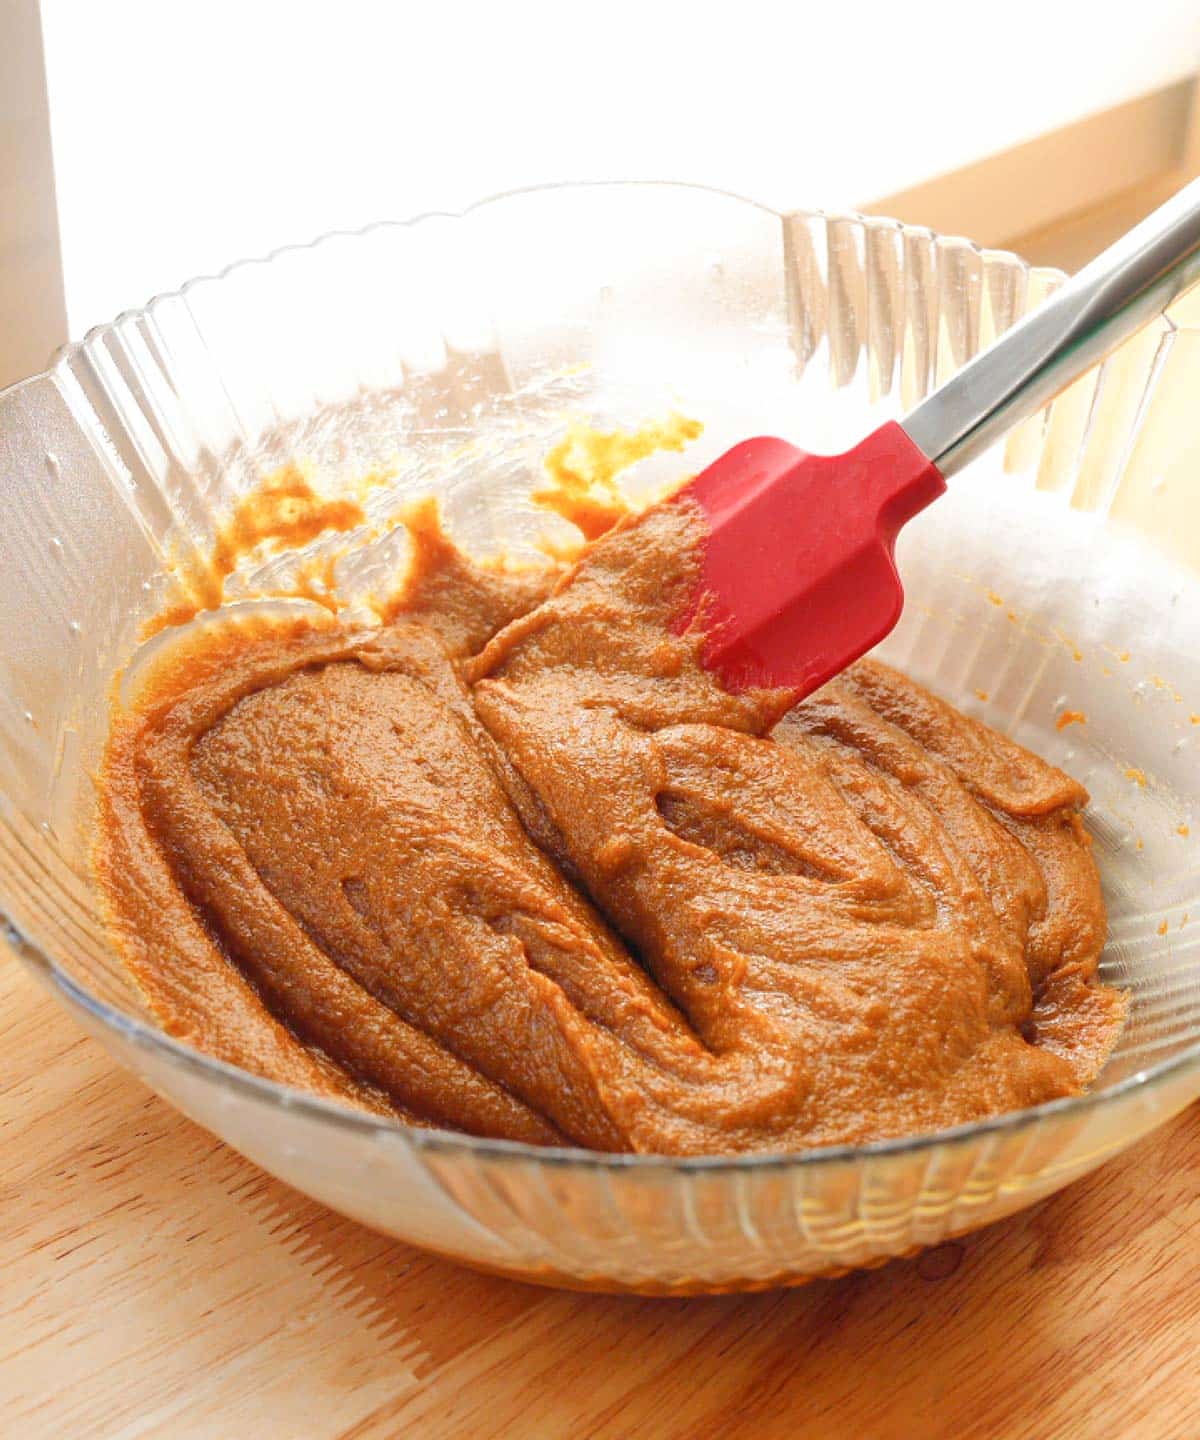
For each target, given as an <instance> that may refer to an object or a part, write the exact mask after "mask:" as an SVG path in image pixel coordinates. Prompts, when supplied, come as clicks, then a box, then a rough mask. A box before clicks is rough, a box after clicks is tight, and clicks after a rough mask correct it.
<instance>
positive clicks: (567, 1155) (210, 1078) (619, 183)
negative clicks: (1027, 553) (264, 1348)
mask: <svg viewBox="0 0 1200 1440" xmlns="http://www.w3.org/2000/svg"><path fill="white" fill-rule="evenodd" d="M604 188H614V189H636V188H644V189H648V190H650V189H657V190H663V191H667V190H675V191H696V192H702V193H706V194H709V195H714V196H720V197H722V198H725V199H728V200H733V201H736V202H739V203H740V204H743V205H747V206H750V207H752V208H753V209H756V210H760V211H762V212H764V213H765V214H768V215H771V216H774V217H775V218H776V219H778V220H780V221H784V220H788V219H793V218H800V219H813V220H824V221H846V222H849V223H852V224H857V225H859V226H861V227H863V228H867V229H878V230H892V231H895V232H896V233H897V234H900V235H905V236H915V237H920V238H927V239H930V240H933V241H934V242H935V243H937V244H938V245H944V246H949V247H954V248H959V247H962V248H965V249H967V250H968V251H970V252H972V253H974V254H976V255H978V256H980V257H988V258H994V259H999V258H1003V259H1004V260H1005V261H1007V262H1008V263H1011V264H1013V265H1015V266H1017V267H1018V268H1019V269H1021V270H1023V271H1024V272H1025V274H1026V276H1037V277H1038V278H1039V279H1040V280H1041V281H1042V282H1043V283H1045V284H1046V285H1048V286H1053V285H1055V284H1057V283H1059V282H1061V280H1062V279H1064V278H1065V277H1064V274H1063V272H1062V271H1061V270H1058V269H1055V268H1054V267H1051V266H1035V265H1031V264H1030V263H1029V262H1027V261H1025V260H1023V259H1022V258H1021V257H1020V256H1019V255H1016V254H1015V253H1014V252H1012V251H1009V250H1004V249H1003V248H997V247H991V246H984V245H979V244H977V243H976V242H975V241H973V240H969V239H967V238H965V237H963V236H957V235H943V234H941V233H940V232H937V231H934V230H932V229H930V228H929V227H928V226H922V225H910V224H908V223H906V222H905V221H901V220H897V219H893V218H891V217H888V216H878V215H864V214H861V213H859V212H857V211H854V210H846V209H830V210H825V209H811V210H810V209H803V208H795V209H789V210H779V209H777V208H775V207H774V206H771V205H767V204H764V203H763V202H762V201H759V200H755V199H752V198H750V197H748V196H745V195H741V194H738V193H736V192H734V191H730V190H726V189H723V188H721V187H719V186H714V185H704V184H699V183H696V182H693V181H678V180H649V179H640V180H631V179H608V180H579V181H576V180H564V181H556V182H553V183H549V184H538V185H524V186H518V187H514V188H512V189H509V190H503V191H499V192H497V193H495V194H492V195H488V196H485V197H483V198H482V199H480V200H477V201H475V202H473V203H472V204H470V205H468V206H466V207H464V208H463V209H462V210H458V211H450V210H427V211H422V212H420V213H419V214H417V215H414V216H412V217H410V218H409V219H407V220H387V219H385V220H377V221H374V222H372V223H371V224H369V225H365V226H362V227H360V228H358V229H334V230H327V231H323V232H322V233H321V234H320V235H318V236H316V237H314V238H313V239H311V240H308V241H304V242H298V243H292V244H287V245H282V246H278V247H276V248H275V249H273V250H270V251H268V252H267V253H266V254H264V255H259V256H251V257H247V258H243V259H240V260H235V261H233V262H231V263H230V264H229V265H226V266H224V267H223V268H221V269H220V270H217V271H214V272H213V273H211V274H204V275H199V276H196V277H194V278H192V279H190V280H188V281H186V282H185V283H184V284H182V285H181V286H179V287H178V288H177V289H175V290H171V291H163V292H160V293H158V294H156V295H155V296H153V297H152V298H151V299H150V300H149V301H148V302H147V303H146V304H145V305H143V306H141V307H137V308H131V309H127V310H123V311H122V312H121V313H120V314H119V315H118V316H117V317H116V318H115V319H114V320H111V321H108V322H106V323H103V324H100V325H95V326H92V327H91V328H90V329H89V330H88V331H87V332H86V333H85V334H84V336H83V338H82V339H81V340H78V341H72V342H70V343H68V344H66V345H63V346H61V347H60V348H59V349H58V350H57V351H56V352H55V353H54V355H53V356H52V357H51V359H50V362H49V364H48V366H47V370H46V372H44V373H43V374H40V375H34V376H31V377H29V378H28V379H25V380H20V381H17V382H16V383H15V384H14V385H10V386H8V387H4V388H0V401H3V400H5V399H7V398H8V397H10V396H12V395H14V394H15V393H16V392H18V391H20V390H23V389H25V388H26V387H30V386H33V385H36V384H37V383H38V382H39V381H42V380H45V379H47V378H49V377H53V376H54V375H55V374H56V373H57V372H59V371H60V370H61V369H63V368H64V367H66V366H67V365H69V364H70V362H71V360H72V359H73V358H74V357H75V356H77V355H78V354H80V353H81V352H83V351H85V350H86V349H87V348H88V347H89V346H91V345H93V344H95V343H97V342H98V341H99V340H101V339H102V337H104V336H105V335H107V334H108V333H110V332H111V331H112V330H113V329H114V328H115V327H116V326H118V325H122V324H124V323H127V322H129V321H131V320H133V319H135V318H136V317H138V316H142V315H148V314H152V313H153V312H154V310H155V309H156V308H157V307H158V306H160V305H162V304H165V303H169V302H172V301H178V300H180V299H185V298H186V297H187V296H188V295H189V294H190V293H191V292H192V291H193V290H195V289H197V288H199V287H202V286H207V285H211V284H214V283H216V282H218V281H221V280H224V279H226V278H227V277H229V276H230V275H232V274H234V273H235V272H241V271H244V270H248V269H251V268H254V267H258V266H266V265H269V264H271V262H273V261H275V260H276V259H278V258H280V257H282V256H287V255H293V254H296V253H298V252H303V251H308V250H313V249H316V248H317V247H318V246H323V245H325V244H327V243H329V242H331V241H336V240H346V239H356V238H361V237H364V236H367V235H370V234H372V233H374V232H375V231H379V230H392V229H400V230H404V229H411V228H414V227H416V226H418V225H421V224H422V223H424V222H426V221H438V220H442V221H444V220H462V219H465V218H467V217H468V216H470V215H472V214H474V213H476V212H477V211H480V210H483V209H485V208H487V207H489V206H493V205H499V204H503V203H504V202H507V201H512V200H517V199H520V198H521V197H524V196H528V195H545V194H551V193H554V192H558V191H570V192H580V191H595V190H600V189H604ZM1151 323H1154V322H1151ZM1157 323H1159V324H1164V325H1166V326H1167V327H1169V328H1171V329H1175V328H1178V327H1177V326H1176V325H1175V323H1174V322H1173V321H1172V319H1171V318H1170V317H1169V316H1166V315H1164V316H1162V317H1160V319H1159V321H1158V322H1157ZM0 938H3V939H4V940H5V941H6V942H7V943H8V945H9V946H10V947H11V948H12V950H13V951H14V953H15V954H16V955H17V956H18V957H19V958H20V959H21V960H22V961H23V962H24V963H25V964H26V965H28V966H29V968H30V969H31V970H32V971H33V973H34V974H35V975H36V976H38V977H39V978H40V979H41V980H42V981H43V982H44V983H46V984H47V986H48V987H49V988H50V989H51V990H52V991H53V992H55V993H57V995H58V996H59V997H60V998H61V999H62V1000H63V1001H64V1002H65V1004H66V1007H67V1008H68V1009H73V1010H75V1011H77V1012H80V1013H81V1014H82V1015H83V1016H85V1017H86V1018H87V1019H89V1020H91V1021H93V1022H96V1023H97V1024H99V1026H100V1027H101V1028H103V1029H106V1030H109V1031H112V1032H113V1033H114V1034H115V1035H116V1036H117V1037H118V1038H119V1039H121V1040H123V1041H125V1042H128V1043H130V1044H132V1045H133V1046H134V1047H135V1048H137V1049H140V1050H143V1051H148V1052H150V1053H152V1054H155V1055H158V1056H161V1057H162V1058H163V1059H164V1060H166V1061H167V1062H168V1064H170V1065H172V1066H174V1067H176V1068H178V1069H181V1070H183V1071H184V1072H185V1073H189V1074H192V1075H195V1076H197V1077H201V1078H202V1079H203V1080H204V1081H205V1082H206V1083H208V1082H213V1083H215V1084H216V1085H217V1086H218V1087H220V1088H223V1089H226V1090H232V1091H234V1092H235V1093H238V1094H240V1095H242V1096H243V1097H245V1098H246V1099H248V1100H250V1101H253V1102H255V1103H261V1104H267V1105H274V1106H277V1107H278V1108H280V1109H282V1110H287V1111H290V1112H292V1113H297V1112H298V1113H299V1114H301V1115H303V1116H305V1117H307V1118H309V1119H311V1120H313V1121H315V1122H317V1123H319V1124H331V1125H333V1126H334V1128H338V1129H342V1130H346V1131H349V1132H351V1133H354V1134H359V1135H366V1136H369V1137H370V1138H372V1139H373V1140H375V1141H376V1142H378V1143H382V1144H393V1145H399V1146H401V1147H411V1148H412V1149H414V1150H416V1151H419V1152H425V1153H428V1154H433V1155H454V1154H463V1153H465V1154H467V1155H470V1156H471V1157H472V1158H475V1159H478V1160H481V1161H487V1162H496V1163H501V1162H522V1161H535V1162H538V1163H540V1164H544V1165H551V1166H554V1167H556V1168H559V1167H583V1168H586V1169H592V1170H600V1171H631V1170H632V1171H646V1170H655V1169H664V1168H665V1169H669V1170H672V1171H682V1172H686V1173H688V1174H708V1175H711V1174H714V1173H719V1174H725V1173H733V1174H741V1173H746V1172H753V1173H758V1172H761V1171H774V1170H780V1169H791V1168H793V1167H805V1168H807V1167H810V1166H814V1165H830V1164H846V1163H858V1162H862V1161H866V1160H870V1159H873V1158H879V1159H881V1160H882V1159H888V1158H897V1157H906V1156H914V1155H919V1154H922V1153H924V1152H929V1151H935V1150H939V1149H941V1148H943V1147H946V1146H952V1147H957V1146H962V1145H966V1144H968V1143H970V1142H972V1141H975V1140H977V1139H984V1138H990V1137H993V1136H1002V1135H1006V1134H1010V1133H1014V1132H1018V1131H1020V1130H1022V1129H1025V1128H1030V1129H1032V1128H1034V1127H1036V1126H1037V1125H1039V1124H1040V1123H1041V1122H1042V1121H1049V1120H1054V1119H1058V1118H1060V1117H1066V1116H1076V1115H1078V1116H1082V1115H1086V1114H1088V1113H1090V1112H1092V1111H1095V1110H1099V1109H1101V1108H1103V1107H1104V1106H1106V1105H1109V1104H1111V1103H1113V1102H1116V1101H1118V1100H1121V1099H1124V1098H1127V1097H1129V1096H1131V1095H1134V1094H1136V1093H1138V1092H1148V1091H1149V1090H1150V1089H1152V1088H1154V1087H1157V1086H1158V1085H1159V1084H1160V1083H1161V1082H1164V1081H1166V1080H1167V1079H1169V1078H1171V1077H1173V1076H1176V1075H1182V1074H1185V1073H1187V1072H1188V1071H1189V1070H1194V1069H1197V1068H1200V1039H1197V1040H1196V1041H1193V1042H1192V1043H1191V1044H1190V1045H1188V1046H1186V1047H1185V1048H1184V1049H1183V1050H1181V1051H1180V1052H1179V1053H1178V1054H1176V1055H1173V1056H1170V1057H1169V1058H1168V1059H1166V1060H1163V1061H1160V1062H1158V1063H1157V1064H1155V1065H1151V1066H1147V1067H1146V1068H1145V1069H1141V1070H1137V1071H1135V1072H1134V1073H1133V1074H1131V1075H1127V1076H1125V1077H1124V1078H1123V1079H1121V1080H1119V1081H1117V1082H1115V1083H1114V1084H1113V1085H1110V1086H1108V1087H1107V1088H1106V1089H1103V1090H1088V1091H1085V1092H1083V1093H1082V1094H1080V1095H1073V1096H1066V1097H1064V1098H1062V1099H1058V1100H1049V1101H1046V1102H1044V1103H1042V1104H1040V1105H1035V1106H1030V1107H1026V1108H1024V1109H1020V1110H1011V1111H1007V1112H1004V1113H1002V1114H999V1115H992V1116H989V1117H987V1118H986V1119H983V1120H975V1121H968V1122H966V1123H964V1124H961V1125H955V1126H951V1127H947V1128H944V1129H941V1130H934V1131H929V1132H925V1133H921V1134H918V1135H903V1136H896V1137H892V1138H888V1139H883V1140H873V1141H869V1142H867V1143H865V1144H860V1145H831V1146H819V1147H813V1148H810V1149H806V1150H793V1151H751V1152H738V1153H732V1154H720V1155H683V1156H680V1155H667V1154H630V1153H618V1152H611V1151H599V1150H587V1149H582V1148H579V1147H577V1146H540V1145H531V1144H528V1143H526V1142H523V1141H517V1140H504V1139H499V1138H492V1137H488V1136H479V1135H470V1134H467V1133H465V1132H462V1131H455V1130H443V1129H438V1128H434V1127H429V1128H425V1127H423V1126H413V1125H406V1124H404V1122H403V1121H401V1120H398V1119H393V1118H389V1117H386V1116H382V1115H373V1114H371V1113H369V1112H367V1111H359V1110H354V1109H351V1108H350V1107H349V1106H346V1105H341V1104H339V1103H338V1102H337V1101H334V1100H327V1099H324V1098H322V1097H321V1096H318V1095H314V1094H310V1093H309V1092H307V1091H304V1090H299V1089H295V1088H293V1087H291V1086H288V1085H283V1084H281V1083H279V1082H278V1081H275V1080H269V1079H267V1078H265V1077H263V1076H259V1075H254V1074H252V1073H251V1072H250V1071H248V1070H243V1069H241V1068H239V1067H238V1066H236V1065H232V1064H230V1063H229V1062H227V1061H224V1060H219V1059H217V1058H216V1057H214V1056H211V1055H207V1054H205V1053H204V1052H203V1051H201V1050H197V1049H195V1048H193V1047H192V1046H190V1045H186V1044H184V1043H183V1042H182V1041H179V1040H176V1039H173V1038H172V1037H171V1036H169V1035H167V1034H166V1033H165V1032H164V1031H162V1030H159V1029H157V1028H155V1027H154V1026H153V1025H151V1024H149V1023H147V1022H146V1021H144V1020H141V1019H139V1018H138V1017H137V1016H134V1015H130V1014H127V1013H126V1012H124V1011H122V1010H120V1009H118V1008H117V1007H116V1006H115V1005H111V1004H109V1003H108V1002H107V1001H105V1000H102V999H101V998H100V997H99V996H98V995H94V994H93V993H92V992H91V991H90V990H88V989H87V988H86V987H85V986H83V985H82V984H80V982H79V981H77V980H76V979H75V978H74V977H73V976H72V975H71V974H70V973H69V972H68V971H67V970H65V969H63V968H62V967H61V966H60V965H59V964H58V962H57V961H56V960H54V958H53V957H52V956H50V955H49V954H47V952H46V951H45V950H44V949H43V948H42V947H41V946H40V945H39V944H38V943H37V942H35V941H34V940H32V939H30V938H29V937H28V936H26V935H25V934H24V933H23V931H22V930H21V929H20V927H19V925H18V924H17V923H16V922H15V921H14V920H13V919H12V918H11V917H10V916H9V915H8V914H7V913H6V911H5V910H4V909H3V904H2V899H0ZM151 1088H153V1087H151Z"/></svg>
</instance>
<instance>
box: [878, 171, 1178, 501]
mask: <svg viewBox="0 0 1200 1440" xmlns="http://www.w3.org/2000/svg"><path fill="white" fill-rule="evenodd" d="M1197 280H1200V180H1195V181H1193V182H1192V183H1191V184H1190V185H1188V186H1186V187H1185V188H1184V189H1183V190H1181V191H1180V192H1179V194H1178V195H1176V196H1174V197H1173V198H1172V199H1170V200H1168V201H1167V203H1166V204H1165V205H1162V206H1160V207H1159V209H1157V210H1156V211H1155V212H1154V213H1153V214H1152V215H1150V216H1148V217H1147V219H1145V220H1143V221H1142V222H1141V224H1140V225H1136V226H1135V227H1134V228H1133V229H1132V230H1131V231H1130V232H1129V233H1128V234H1127V235H1125V236H1123V237H1122V238H1121V239H1120V240H1118V241H1117V242H1116V244H1115V245H1111V246H1109V248H1108V249H1107V250H1105V251H1104V253H1103V254H1101V255H1098V256H1097V257H1096V259H1095V260H1093V261H1092V262H1091V263H1090V264H1089V265H1086V266H1085V267H1084V268H1083V269H1082V270H1081V271H1080V272H1079V274H1078V275H1076V276H1074V277H1073V278H1072V279H1070V280H1068V281H1067V282H1066V283H1065V284H1064V285H1063V286H1062V288H1061V289H1059V290H1057V291H1056V292H1055V293H1054V295H1053V296H1051V298H1050V299H1049V300H1048V301H1047V302H1046V303H1045V304H1044V305H1042V306H1039V307H1038V309H1036V310H1034V311H1033V312H1032V313H1031V314H1030V315H1028V316H1027V317H1026V318H1025V319H1024V320H1022V321H1021V322H1020V323H1019V324H1017V325H1014V326H1013V327H1012V329H1011V330H1008V331H1006V332H1005V334H1003V335H1002V336H1001V337H1000V338H999V340H997V341H996V342H995V344H994V345H990V346H989V347H988V348H987V349H986V350H985V351H984V352H983V353H982V354H980V355H977V356H976V357H975V359H974V360H972V361H970V362H969V364H967V365H964V366H963V368H962V369H961V370H960V371H959V372H958V374H957V375H955V376H953V377H952V378H951V379H950V380H948V381H947V382H946V384H945V385H943V386H942V387H941V388H940V389H938V390H935V391H934V393H933V394H932V395H929V396H927V397H926V398H925V399H924V400H922V401H921V403H920V404H919V405H918V406H917V407H916V409H915V410H913V411H912V412H911V413H910V414H909V416H908V418H907V419H905V420H903V421H902V422H901V423H902V424H903V426H904V428H905V430H907V431H908V433H909V435H910V437H911V438H912V439H913V440H914V441H915V442H916V444H917V445H918V446H920V448H921V449H922V450H923V451H924V453H925V454H926V455H928V456H929V458H930V459H931V460H932V461H933V462H934V464H935V465H936V466H937V467H938V469H939V470H940V471H941V472H942V474H943V475H952V474H954V472H955V471H956V470H961V469H962V467H963V466H964V465H966V464H967V462H968V461H970V460H973V459H974V458H975V457H976V455H978V454H980V453H981V452H982V451H984V450H986V449H987V448H988V446H989V445H991V444H992V443H993V441H995V440H997V439H999V437H1000V436H1001V435H1002V434H1003V433H1004V432H1005V431H1006V430H1008V429H1009V428H1010V427H1011V426H1013V425H1016V424H1017V423H1019V422H1020V421H1021V420H1024V419H1026V418H1027V417H1028V416H1030V415H1032V414H1033V413H1034V412H1035V411H1036V410H1039V409H1040V408H1041V407H1042V406H1043V405H1045V404H1046V403H1047V401H1049V400H1052V399H1053V398H1054V396H1055V395H1057V394H1058V393H1059V391H1060V390H1062V389H1064V388H1065V387H1066V386H1067V385H1069V384H1070V383H1071V381H1072V380H1075V379H1077V378H1078V377H1079V376H1080V375H1082V374H1083V373H1084V371H1085V370H1087V369H1089V368H1090V367H1091V366H1092V365H1094V364H1095V363H1096V362H1097V361H1098V360H1101V359H1103V358H1104V356H1105V355H1107V354H1108V353H1109V351H1110V350H1114V349H1115V348H1116V347H1117V346H1118V345H1119V344H1120V343H1121V341H1122V340H1125V339H1127V338H1128V337H1129V336H1130V335H1132V334H1133V333H1134V332H1135V331H1137V330H1139V329H1140V328H1141V327H1142V326H1143V325H1144V324H1146V322H1147V321H1149V320H1152V319H1153V318H1154V317H1155V316H1156V315H1160V314H1162V312H1163V311H1164V310H1165V309H1166V308H1167V306H1168V305H1170V303H1171V302H1172V300H1174V299H1175V298H1176V297H1177V296H1179V295H1180V294H1182V293H1183V291H1185V290H1186V289H1188V287H1189V286H1190V285H1192V284H1194V283H1195V282H1196V281H1197Z"/></svg>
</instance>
